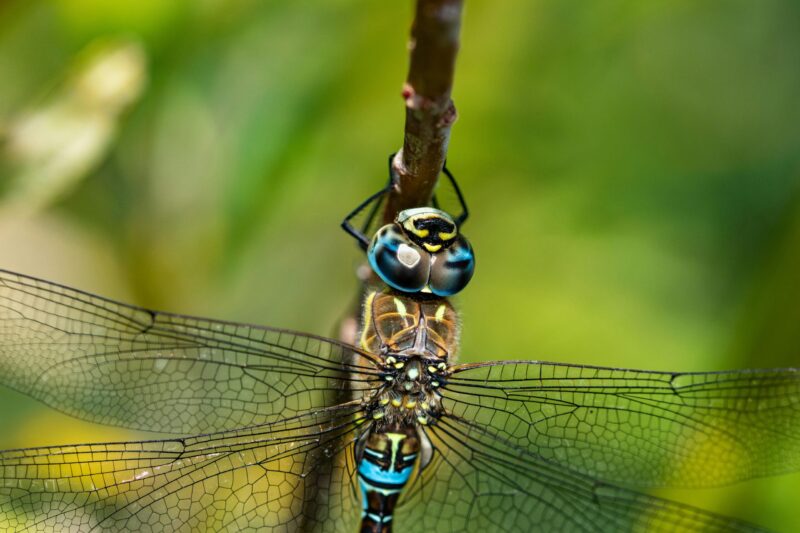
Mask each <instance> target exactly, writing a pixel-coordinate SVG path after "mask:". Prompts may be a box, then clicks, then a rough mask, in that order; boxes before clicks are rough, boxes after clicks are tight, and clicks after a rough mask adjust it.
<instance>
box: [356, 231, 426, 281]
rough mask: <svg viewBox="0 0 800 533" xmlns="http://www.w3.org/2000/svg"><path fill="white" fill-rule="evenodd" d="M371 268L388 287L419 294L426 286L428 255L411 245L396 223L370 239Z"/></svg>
mask: <svg viewBox="0 0 800 533" xmlns="http://www.w3.org/2000/svg"><path fill="white" fill-rule="evenodd" d="M367 259H368V260H369V264H370V265H371V266H372V269H373V270H374V271H375V273H376V274H378V276H380V278H381V279H382V280H383V281H384V282H385V283H386V284H387V285H389V286H390V287H392V288H394V289H397V290H398V291H403V292H419V291H421V290H422V289H423V288H425V286H426V285H427V284H428V275H429V274H430V271H431V256H430V254H429V253H427V252H425V251H423V250H422V248H420V247H419V246H417V245H416V244H414V243H413V242H411V241H410V240H409V239H408V237H406V235H405V234H403V232H402V230H400V228H398V227H397V226H396V225H395V224H389V225H386V226H384V227H382V228H381V229H379V230H378V232H377V233H376V234H375V236H374V237H373V238H372V242H370V244H369V248H368V249H367Z"/></svg>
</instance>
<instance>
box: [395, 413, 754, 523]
mask: <svg viewBox="0 0 800 533" xmlns="http://www.w3.org/2000/svg"><path fill="white" fill-rule="evenodd" d="M426 431H427V433H428V435H429V438H430V440H431V443H432V444H433V445H434V447H435V449H436V452H437V453H436V458H435V460H434V462H433V463H431V465H430V466H429V468H428V469H426V470H425V471H423V473H422V475H421V476H420V478H419V480H418V486H416V487H414V492H413V494H412V495H410V498H409V500H408V501H407V502H403V504H402V505H401V507H400V508H399V509H398V511H397V515H398V520H403V522H402V523H403V524H412V528H411V529H410V531H466V532H475V533H482V532H485V531H508V532H550V531H559V532H566V533H569V532H598V533H600V532H606V531H640V532H653V531H708V532H714V531H716V532H722V531H725V532H735V531H740V532H757V531H761V530H760V529H759V528H758V527H756V526H753V525H751V524H747V523H745V522H740V521H737V520H735V519H732V518H727V517H723V516H719V515H715V514H713V513H708V512H705V511H702V510H700V509H696V508H693V507H690V506H686V505H682V504H679V503H675V502H671V501H668V500H663V499H659V498H655V497H652V496H649V495H647V494H643V493H640V492H636V491H632V490H628V489H625V488H621V487H617V486H614V485H610V484H606V483H603V482H600V481H598V480H596V479H593V478H591V477H589V476H587V475H585V474H582V473H580V472H576V471H574V470H570V469H569V468H567V467H565V466H563V465H560V464H556V463H553V462H550V461H547V460H544V459H542V458H541V457H537V456H535V455H533V454H531V453H530V452H529V451H527V450H524V449H522V448H519V447H517V446H516V445H514V444H513V443H512V442H509V441H507V440H505V439H503V438H502V437H501V436H499V435H497V434H495V433H494V432H493V431H491V430H490V429H487V428H483V427H481V426H479V425H477V424H475V423H473V422H470V421H468V420H463V419H459V418H457V417H451V416H446V417H444V418H443V419H441V420H440V421H439V422H438V423H437V424H436V425H434V426H431V427H429V428H427V429H426ZM454 489H457V490H454ZM414 525H416V529H415V528H414Z"/></svg>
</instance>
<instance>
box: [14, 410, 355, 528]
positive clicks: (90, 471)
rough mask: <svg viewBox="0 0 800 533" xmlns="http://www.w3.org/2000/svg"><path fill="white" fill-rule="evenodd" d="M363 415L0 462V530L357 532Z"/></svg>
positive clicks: (67, 449)
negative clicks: (356, 462)
mask: <svg viewBox="0 0 800 533" xmlns="http://www.w3.org/2000/svg"><path fill="white" fill-rule="evenodd" d="M361 416H362V415H361V413H360V408H359V407H358V406H353V405H345V406H339V407H336V408H331V409H327V410H321V411H317V412H315V413H313V414H307V415H303V416H298V417H295V418H291V419H288V420H285V421H280V422H275V423H271V424H266V425H262V426H255V427H251V428H244V429H240V430H236V431H229V432H224V433H216V434H210V435H201V436H196V437H191V438H185V439H171V440H153V441H142V442H121V443H107V444H78V445H73V446H51V447H45V448H29V449H20V450H7V451H2V452H0V531H15V532H21V531H43V530H44V531H101V530H102V531H109V530H110V531H242V530H256V529H258V530H263V529H262V528H269V529H270V530H287V531H297V530H308V531H313V530H319V531H324V530H335V529H336V528H338V527H339V526H340V525H343V526H345V527H349V530H352V531H355V526H356V525H357V523H358V517H359V513H358V510H357V502H356V501H355V498H353V497H352V491H349V490H348V486H349V484H350V483H351V482H352V479H353V478H352V466H351V465H350V466H348V463H352V456H351V453H350V450H351V448H352V443H353V441H354V439H355V438H356V435H355V433H356V431H357V427H358V424H359V422H360V417H361ZM354 505H355V507H354Z"/></svg>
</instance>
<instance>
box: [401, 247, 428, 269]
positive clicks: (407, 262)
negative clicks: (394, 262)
mask: <svg viewBox="0 0 800 533" xmlns="http://www.w3.org/2000/svg"><path fill="white" fill-rule="evenodd" d="M397 259H398V260H399V261H400V262H401V263H403V265H404V266H406V267H408V268H414V267H415V266H417V263H419V262H420V259H422V258H421V257H420V255H419V252H418V251H417V250H415V249H414V248H412V247H411V246H409V245H407V244H405V243H403V244H401V245H400V246H398V247H397Z"/></svg>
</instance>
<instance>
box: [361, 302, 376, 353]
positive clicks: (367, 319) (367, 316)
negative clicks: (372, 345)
mask: <svg viewBox="0 0 800 533" xmlns="http://www.w3.org/2000/svg"><path fill="white" fill-rule="evenodd" d="M374 299H375V291H373V292H371V293H369V295H368V296H367V299H366V300H364V315H363V316H362V317H361V324H362V325H361V328H362V330H361V348H363V349H364V350H369V344H368V343H367V330H368V329H369V324H371V323H372V320H371V318H372V301H373V300H374Z"/></svg>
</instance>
